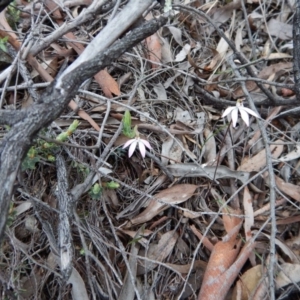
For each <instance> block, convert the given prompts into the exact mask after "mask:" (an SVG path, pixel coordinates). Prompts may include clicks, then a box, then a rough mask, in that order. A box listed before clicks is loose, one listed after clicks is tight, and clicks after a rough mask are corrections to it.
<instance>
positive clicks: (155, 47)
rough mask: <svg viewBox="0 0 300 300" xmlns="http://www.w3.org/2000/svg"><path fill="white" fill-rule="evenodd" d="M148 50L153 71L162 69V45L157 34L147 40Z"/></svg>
mask: <svg viewBox="0 0 300 300" xmlns="http://www.w3.org/2000/svg"><path fill="white" fill-rule="evenodd" d="M145 41H146V48H147V49H148V59H149V60H151V66H152V69H153V70H157V69H159V68H161V66H160V65H159V64H160V63H161V44H160V38H159V36H158V34H157V33H154V34H153V35H151V36H149V37H147V38H146V40H145Z"/></svg>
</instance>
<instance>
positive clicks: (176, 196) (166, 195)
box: [131, 184, 198, 224]
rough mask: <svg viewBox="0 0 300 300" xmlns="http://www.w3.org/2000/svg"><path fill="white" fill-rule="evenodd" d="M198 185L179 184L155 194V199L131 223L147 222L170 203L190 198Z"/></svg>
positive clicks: (177, 202)
mask: <svg viewBox="0 0 300 300" xmlns="http://www.w3.org/2000/svg"><path fill="white" fill-rule="evenodd" d="M197 187H198V186H197V185H194V184H177V185H174V186H172V187H171V188H168V189H165V190H163V191H161V192H159V193H158V194H157V195H155V199H151V200H150V202H149V204H148V206H147V208H146V209H145V210H144V211H143V212H142V213H141V214H139V215H138V216H136V217H135V218H133V219H131V223H132V224H141V223H144V222H147V221H149V220H151V219H152V218H153V217H155V216H156V215H158V214H159V213H160V212H162V211H164V210H166V209H167V208H168V205H167V204H168V203H170V204H179V203H182V202H184V201H186V200H188V199H189V198H191V197H192V196H193V194H194V193H195V191H196V189H197ZM159 201H161V202H159ZM162 202H163V203H162Z"/></svg>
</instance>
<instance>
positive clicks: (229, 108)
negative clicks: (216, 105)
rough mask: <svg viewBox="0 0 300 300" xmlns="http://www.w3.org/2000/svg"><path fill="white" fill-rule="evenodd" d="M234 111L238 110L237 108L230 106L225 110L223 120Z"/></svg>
mask: <svg viewBox="0 0 300 300" xmlns="http://www.w3.org/2000/svg"><path fill="white" fill-rule="evenodd" d="M234 109H236V106H229V107H227V108H226V109H225V111H224V112H223V115H222V118H224V117H226V116H227V115H229V114H230V113H231V112H232V111H233V110H234Z"/></svg>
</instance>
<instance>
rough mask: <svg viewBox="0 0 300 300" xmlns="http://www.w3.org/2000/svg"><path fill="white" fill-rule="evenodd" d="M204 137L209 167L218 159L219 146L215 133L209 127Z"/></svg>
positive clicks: (204, 132)
mask: <svg viewBox="0 0 300 300" xmlns="http://www.w3.org/2000/svg"><path fill="white" fill-rule="evenodd" d="M203 135H204V137H205V144H204V147H205V148H204V149H205V150H204V155H203V156H204V161H205V162H206V163H208V165H212V164H213V162H214V161H215V159H216V157H217V144H216V140H215V136H214V133H213V132H212V131H211V130H210V129H208V128H207V127H206V128H205V129H204V130H203Z"/></svg>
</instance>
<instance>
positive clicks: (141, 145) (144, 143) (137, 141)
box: [123, 137, 152, 157]
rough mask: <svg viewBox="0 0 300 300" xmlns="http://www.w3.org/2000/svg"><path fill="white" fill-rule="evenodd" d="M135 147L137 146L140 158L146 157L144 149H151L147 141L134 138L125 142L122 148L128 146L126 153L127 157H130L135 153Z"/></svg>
mask: <svg viewBox="0 0 300 300" xmlns="http://www.w3.org/2000/svg"><path fill="white" fill-rule="evenodd" d="M137 145H138V146H139V150H140V153H141V155H142V157H145V155H146V147H147V148H148V149H152V147H151V145H150V143H149V142H148V141H146V140H143V139H141V138H139V137H136V138H134V139H131V140H129V141H127V142H126V143H125V145H124V146H123V149H125V148H127V147H128V146H130V147H129V151H128V157H131V156H132V154H133V152H134V151H135V149H136V146H137Z"/></svg>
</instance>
